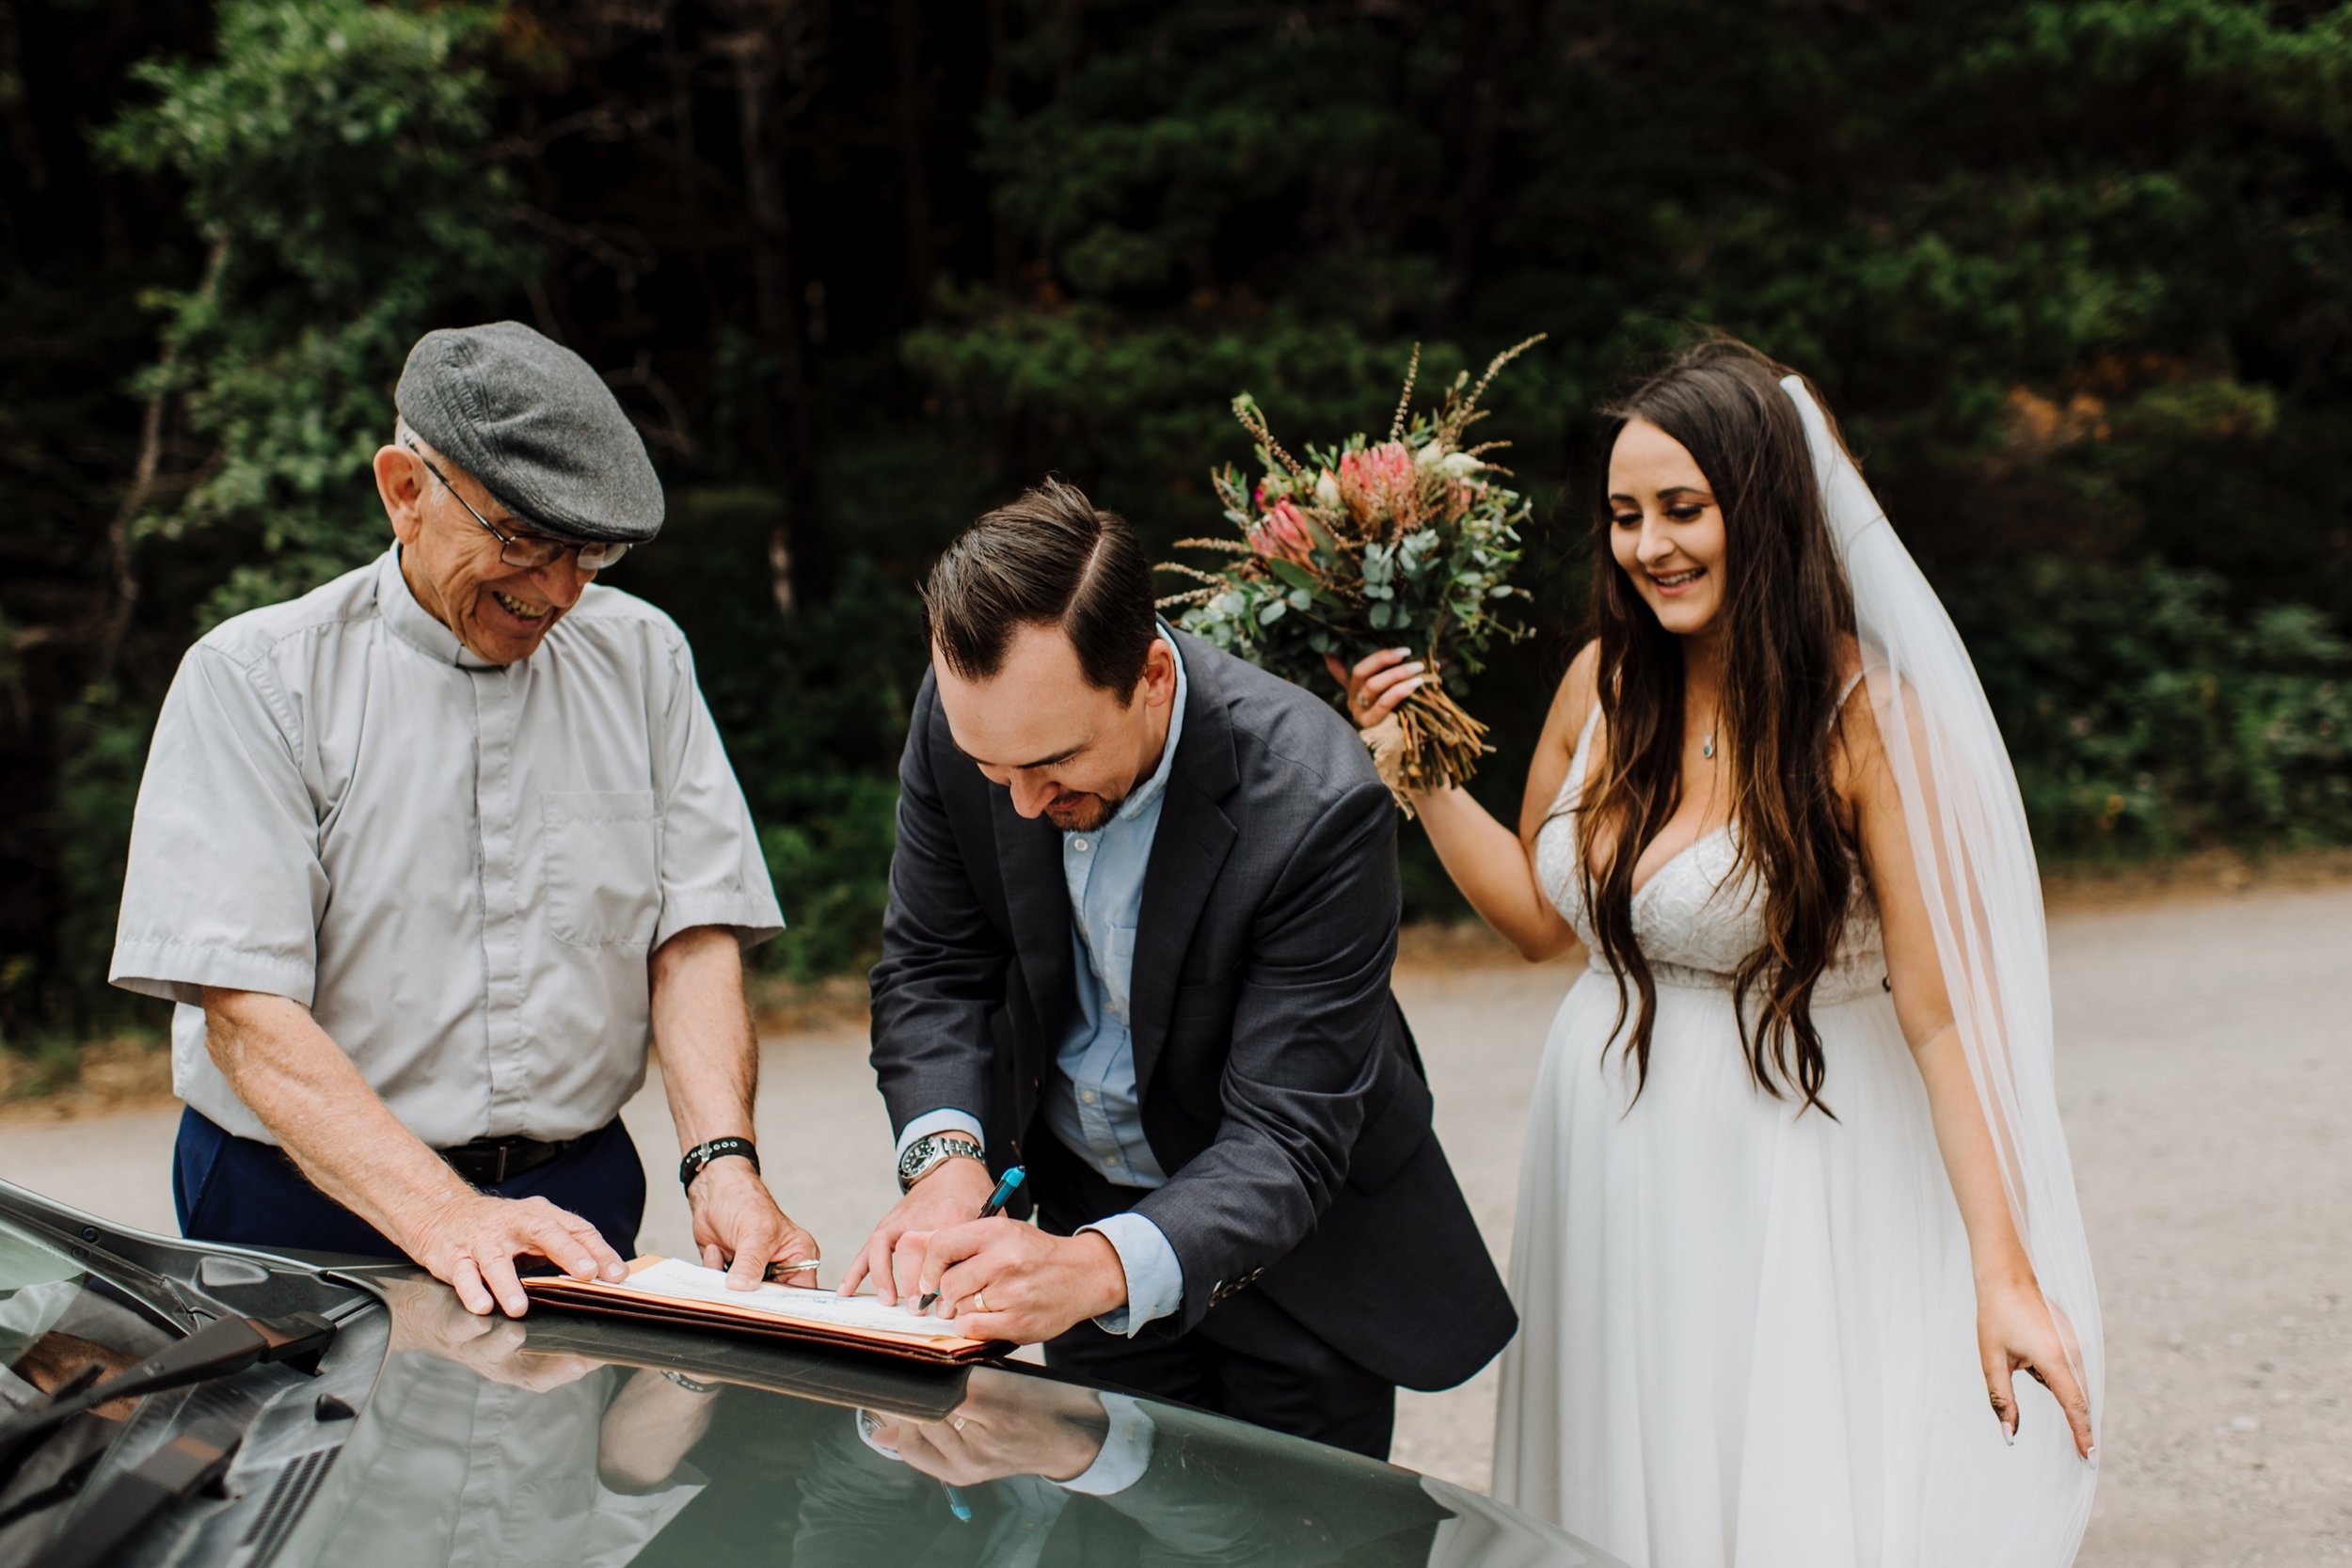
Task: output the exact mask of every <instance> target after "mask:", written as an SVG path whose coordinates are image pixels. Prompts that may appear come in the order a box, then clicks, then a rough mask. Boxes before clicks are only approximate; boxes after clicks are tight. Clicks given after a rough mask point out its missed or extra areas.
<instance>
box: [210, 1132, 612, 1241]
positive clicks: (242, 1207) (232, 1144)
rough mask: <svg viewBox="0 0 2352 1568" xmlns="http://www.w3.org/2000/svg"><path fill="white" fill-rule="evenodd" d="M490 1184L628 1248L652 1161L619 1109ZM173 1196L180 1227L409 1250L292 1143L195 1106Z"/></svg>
mask: <svg viewBox="0 0 2352 1568" xmlns="http://www.w3.org/2000/svg"><path fill="white" fill-rule="evenodd" d="M483 1190H484V1191H485V1192H487V1193H489V1194H491V1195H492V1196H497V1197H544V1198H546V1199H547V1200H548V1202H549V1203H552V1204H554V1205H555V1206H556V1207H557V1208H559V1209H568V1210H570V1211H571V1212H573V1213H575V1214H578V1215H579V1216H580V1218H582V1219H584V1220H586V1221H587V1222H588V1223H589V1224H591V1225H593V1226H595V1227H596V1229H597V1231H598V1233H600V1234H601V1235H602V1236H603V1237H604V1239H605V1242H606V1243H607V1244H608V1245H610V1246H611V1247H612V1250H613V1251H615V1252H617V1253H619V1254H620V1255H621V1256H622V1257H623V1258H629V1257H633V1256H635V1254H636V1251H637V1227H638V1225H639V1223H640V1222H641V1221H643V1220H644V1217H645V1165H644V1161H643V1160H641V1159H639V1158H638V1155H637V1145H636V1144H635V1143H634V1142H632V1141H631V1140H630V1138H629V1135H628V1128H626V1127H624V1126H622V1125H621V1120H620V1118H619V1117H613V1118H612V1120H611V1121H609V1122H607V1123H605V1125H604V1126H602V1127H600V1128H598V1129H596V1131H595V1132H591V1133H589V1134H588V1135H587V1136H586V1137H584V1138H582V1139H580V1141H579V1142H578V1143H576V1144H574V1145H573V1146H572V1147H571V1148H567V1149H565V1150H564V1152H563V1153H562V1154H560V1155H558V1156H556V1158H554V1159H552V1160H550V1161H548V1163H547V1164H544V1165H541V1166H539V1167H538V1168H537V1169H536V1170H528V1171H525V1172H523V1174H522V1175H520V1176H516V1177H510V1178H509V1179H508V1180H504V1181H501V1182H500V1183H499V1184H498V1185H497V1186H495V1187H486V1188H485V1189H483ZM171 1199H172V1204H173V1207H175V1208H176V1209H178V1210H179V1212H180V1233H181V1234H182V1235H183V1236H185V1237H187V1238H189V1239H190V1240H191V1241H200V1242H228V1243H232V1244H234V1245H237V1246H249V1247H258V1248H261V1249H262V1250H264V1251H277V1250H283V1249H286V1248H294V1249H298V1250H301V1251H304V1252H341V1253H349V1254H353V1255H356V1256H358V1257H363V1258H398V1257H400V1256H402V1254H401V1250H400V1248H398V1247H396V1246H394V1245H393V1244H392V1243H391V1242H390V1241H389V1240H388V1239H387V1238H386V1237H385V1235H384V1234H383V1232H381V1231H379V1230H377V1229H376V1228H375V1227H373V1226H372V1225H370V1224H369V1223H368V1222H367V1221H365V1220H363V1219H361V1218H360V1217H359V1216H358V1215H357V1214H355V1213H353V1212H351V1211H350V1210H348V1209H346V1208H344V1207H343V1206H342V1204H340V1203H338V1202H336V1201H335V1200H334V1199H333V1198H331V1197H328V1196H326V1194H325V1193H323V1192H320V1191H319V1190H318V1189H317V1188H316V1187H313V1186H312V1185H310V1178H308V1177H306V1176H304V1175H303V1174H302V1172H301V1171H300V1170H299V1169H298V1168H296V1166H295V1165H294V1162H293V1161H292V1160H290V1159H288V1158H287V1157H286V1155H285V1152H284V1151H283V1150H281V1149H279V1148H277V1147H276V1146H275V1145H272V1144H265V1143H258V1142H256V1141H255V1140H253V1139H251V1138H240V1137H237V1136H235V1135H233V1134H232V1133H230V1132H224V1131H223V1130H222V1129H221V1127H220V1124H219V1123H217V1122H215V1121H214V1120H212V1119H211V1118H210V1117H205V1116H202V1115H200V1114H199V1113H198V1112H196V1111H194V1110H188V1111H183V1112H182V1113H181V1117H180V1142H179V1146H178V1148H176V1149H175V1150H174V1153H173V1159H172V1166H171Z"/></svg>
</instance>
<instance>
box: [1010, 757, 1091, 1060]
mask: <svg viewBox="0 0 2352 1568" xmlns="http://www.w3.org/2000/svg"><path fill="white" fill-rule="evenodd" d="M989 794H990V796H991V797H992V799H991V801H990V809H991V811H992V812H993V814H994V822H995V829H996V864H997V867H998V869H999V870H1000V871H1002V872H1003V874H1004V879H1005V907H1006V912H1007V913H1008V914H1009V916H1010V917H1011V920H1012V944H1013V950H1014V951H1015V952H1016V953H1017V954H1019V955H1020V958H1021V971H1022V974H1024V975H1025V977H1026V978H1027V980H1028V983H1029V1000H1030V1002H1031V1004H1032V1005H1033V1006H1035V1007H1036V1008H1037V1015H1038V1027H1039V1028H1040V1029H1041V1030H1042V1031H1044V1035H1045V1037H1044V1039H1043V1040H1041V1042H1040V1044H1041V1046H1042V1048H1043V1050H1044V1053H1045V1059H1046V1060H1047V1061H1051V1060H1052V1059H1053V1055H1054V1053H1055V1052H1056V1051H1057V1050H1059V1049H1060V1048H1061V1040H1062V1036H1063V1035H1064V1034H1066V1033H1067V1032H1068V1031H1069V1028H1070V1016H1071V1013H1072V1010H1073V1008H1075V1007H1076V1006H1077V1001H1078V996H1077V990H1076V984H1077V982H1076V980H1075V978H1074V977H1073V974H1071V963H1072V961H1073V960H1072V958H1071V952H1070V948H1071V941H1072V938H1071V931H1070V884H1069V882H1068V881H1067V880H1065V879H1064V878H1063V876H1062V864H1061V832H1060V830H1058V829H1057V828H1056V827H1055V826H1054V825H1053V823H1051V822H1049V821H1047V820H1046V819H1045V818H1044V817H1042V816H1041V817H1037V818H1035V819H1033V820H1028V819H1024V818H1023V816H1021V814H1020V813H1019V812H1017V811H1014V810H1013V809H1012V797H1011V795H1010V794H1009V793H1008V792H1006V791H1005V790H1002V789H992V790H990V791H989Z"/></svg>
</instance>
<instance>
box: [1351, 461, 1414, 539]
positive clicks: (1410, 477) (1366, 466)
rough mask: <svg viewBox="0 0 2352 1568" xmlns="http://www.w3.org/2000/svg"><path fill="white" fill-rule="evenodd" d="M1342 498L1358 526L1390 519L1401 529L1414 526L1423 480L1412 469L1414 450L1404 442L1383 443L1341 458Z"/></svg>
mask: <svg viewBox="0 0 2352 1568" xmlns="http://www.w3.org/2000/svg"><path fill="white" fill-rule="evenodd" d="M1339 482H1340V496H1341V499H1343V500H1345V501H1346V503H1347V509H1348V510H1349V511H1350V512H1352V513H1354V514H1355V515H1356V519H1357V521H1358V522H1359V523H1370V522H1372V521H1373V520H1375V518H1380V517H1387V518H1390V519H1391V520H1392V521H1394V522H1395V523H1396V524H1397V525H1398V526H1399V527H1400V528H1402V527H1409V526H1411V524H1412V522H1413V519H1414V515H1415V514H1416V513H1417V512H1418V510H1419V502H1420V499H1421V478H1420V475H1418V474H1417V473H1415V472H1414V469H1413V453H1412V450H1411V449H1410V448H1408V447H1407V446H1406V444H1405V443H1404V442H1402V441H1383V442H1381V443H1380V444H1379V445H1378V446H1376V447H1366V448H1365V449H1364V450H1363V451H1351V452H1343V453H1342V454H1341V456H1340V473H1339Z"/></svg>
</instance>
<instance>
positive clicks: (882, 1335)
mask: <svg viewBox="0 0 2352 1568" xmlns="http://www.w3.org/2000/svg"><path fill="white" fill-rule="evenodd" d="M523 1289H524V1290H525V1291H529V1292H530V1293H531V1299H532V1301H534V1302H544V1303H545V1304H547V1305H548V1306H549V1307H565V1308H567V1309H569V1310H572V1311H578V1312H593V1313H597V1314H599V1315H601V1316H604V1317H612V1318H628V1319H632V1320H634V1321H636V1322H638V1323H660V1324H664V1325H666V1326H669V1327H673V1328H697V1329H711V1330H716V1331H718V1332H720V1333H724V1334H740V1335H748V1336H750V1337H752V1338H763V1339H785V1340H789V1341H791V1342H793V1343H795V1344H802V1345H809V1346H828V1347H831V1348H834V1349H837V1350H850V1351H858V1352H863V1353H865V1354H872V1355H888V1356H896V1357H898V1358H899V1359H901V1360H907V1361H926V1362H930V1363H932V1364H933V1365H937V1366H957V1365H961V1364H962V1363H965V1362H969V1361H980V1360H985V1359H986V1358H987V1357H989V1356H992V1355H1000V1354H1004V1353H1006V1352H1008V1351H1009V1350H1011V1349H1012V1346H1011V1345H1009V1344H1008V1343H1006V1342H1005V1341H1004V1340H1001V1339H967V1338H964V1337H963V1336H961V1335H960V1334H958V1333H956V1332H955V1331H954V1330H953V1329H952V1328H950V1327H949V1326H948V1325H947V1323H946V1322H945V1321H944V1320H942V1319H939V1318H927V1317H923V1316H921V1315H919V1314H917V1313H914V1312H912V1311H909V1310H908V1309H907V1308H906V1307H903V1306H901V1307H885V1306H883V1305H882V1303H881V1302H880V1301H878V1300H876V1299H875V1298H874V1297H872V1296H842V1295H835V1294H834V1292H833V1291H820V1290H811V1289H808V1288H805V1287H803V1286H797V1285H760V1286H757V1287H755V1288H754V1289H752V1290H749V1291H735V1290H730V1289H728V1287H727V1276H726V1271H725V1270H723V1269H706V1268H703V1267H701V1266H699V1265H697V1264H693V1263H689V1262H685V1261H683V1260H681V1259H675V1258H654V1257H648V1258H640V1259H636V1260H635V1261H633V1262H631V1263H630V1264H629V1266H628V1279H627V1280H625V1281H623V1282H622V1283H620V1284H617V1285H609V1284H607V1283H605V1282H604V1281H603V1280H600V1279H590V1280H581V1279H566V1278H564V1277H563V1276H561V1275H557V1276H555V1277H552V1278H537V1279H526V1280H524V1281H523Z"/></svg>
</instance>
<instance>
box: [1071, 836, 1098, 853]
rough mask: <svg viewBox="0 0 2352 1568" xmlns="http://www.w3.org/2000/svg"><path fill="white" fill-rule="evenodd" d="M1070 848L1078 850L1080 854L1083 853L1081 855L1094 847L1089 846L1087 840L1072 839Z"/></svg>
mask: <svg viewBox="0 0 2352 1568" xmlns="http://www.w3.org/2000/svg"><path fill="white" fill-rule="evenodd" d="M1070 847H1072V848H1073V849H1075V850H1078V851H1079V852H1081V853H1084V852H1085V851H1086V850H1088V849H1090V848H1092V847H1093V846H1092V845H1090V844H1089V843H1088V842H1087V841H1086V840H1085V839H1083V838H1073V839H1072V840H1071V841H1070Z"/></svg>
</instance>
